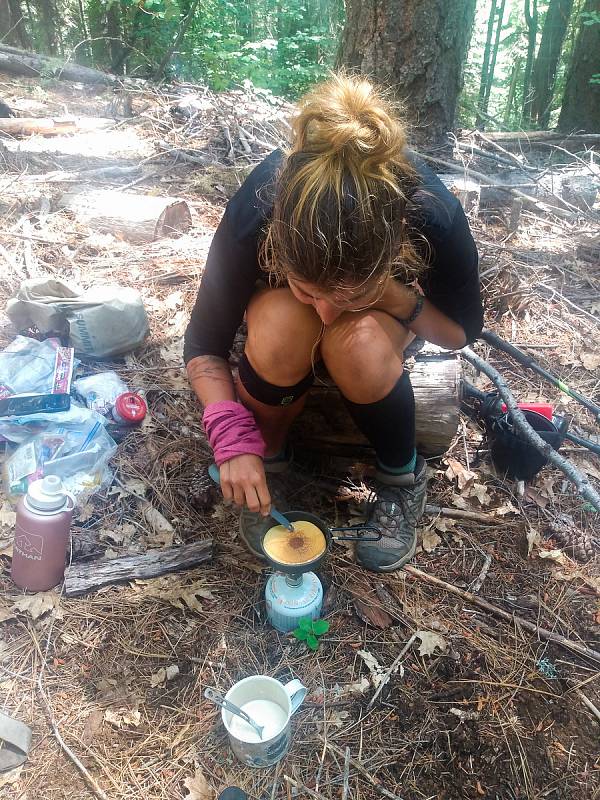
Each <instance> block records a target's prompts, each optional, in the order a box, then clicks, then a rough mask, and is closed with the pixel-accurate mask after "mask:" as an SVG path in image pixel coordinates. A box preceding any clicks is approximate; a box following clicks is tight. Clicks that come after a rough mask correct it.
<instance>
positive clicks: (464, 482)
mask: <svg viewBox="0 0 600 800" xmlns="http://www.w3.org/2000/svg"><path fill="white" fill-rule="evenodd" d="M444 461H445V462H446V464H448V469H447V470H446V477H447V478H448V480H449V481H453V480H454V478H456V480H457V484H458V489H459V491H461V492H462V491H463V489H465V488H466V487H467V486H470V484H472V483H473V481H474V480H475V478H476V477H477V475H476V474H475V473H474V472H471V471H470V470H468V469H467V468H466V467H463V465H462V464H461V463H460V461H457V460H456V459H455V458H451V457H450V456H448V457H447V458H445V459H444Z"/></svg>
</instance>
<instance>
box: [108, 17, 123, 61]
mask: <svg viewBox="0 0 600 800" xmlns="http://www.w3.org/2000/svg"><path fill="white" fill-rule="evenodd" d="M106 35H107V36H108V37H109V38H108V42H107V44H108V52H109V54H110V56H109V57H110V63H111V64H114V63H116V61H117V60H118V58H119V56H120V55H121V50H122V48H123V42H122V41H121V40H122V38H123V35H122V31H121V4H120V3H113V4H112V5H110V6H108V7H107V9H106Z"/></svg>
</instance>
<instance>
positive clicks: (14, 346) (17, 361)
mask: <svg viewBox="0 0 600 800" xmlns="http://www.w3.org/2000/svg"><path fill="white" fill-rule="evenodd" d="M78 363H79V362H78V361H76V360H75V359H74V357H73V349H72V348H71V347H61V346H60V342H59V341H58V339H46V340H45V341H43V342H38V341H37V339H30V338H29V337H28V336H17V337H16V338H15V339H14V340H13V341H12V342H11V343H10V344H9V345H8V347H5V348H4V350H2V352H0V397H8V396H10V395H15V394H57V393H61V394H69V392H70V391H71V377H72V375H73V369H74V368H75V366H77V364H78Z"/></svg>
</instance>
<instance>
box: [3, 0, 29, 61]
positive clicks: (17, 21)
mask: <svg viewBox="0 0 600 800" xmlns="http://www.w3.org/2000/svg"><path fill="white" fill-rule="evenodd" d="M0 5H7V6H8V8H7V9H6V8H5V9H4V13H5V16H8V28H7V32H8V31H10V39H6V40H5V39H4V37H3V38H2V41H3V42H4V41H6V43H7V44H14V45H20V46H21V47H24V48H25V49H26V50H31V47H32V45H31V38H30V36H29V33H28V31H27V28H26V27H25V19H24V17H23V9H22V8H21V0H8V2H7V0H0ZM6 11H8V15H6ZM0 33H4V31H0Z"/></svg>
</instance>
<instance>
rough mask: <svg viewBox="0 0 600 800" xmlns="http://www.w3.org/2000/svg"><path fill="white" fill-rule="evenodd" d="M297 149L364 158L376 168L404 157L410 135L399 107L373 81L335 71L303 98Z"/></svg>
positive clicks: (296, 124) (296, 123)
mask: <svg viewBox="0 0 600 800" xmlns="http://www.w3.org/2000/svg"><path fill="white" fill-rule="evenodd" d="M293 129H294V133H295V140H294V145H293V147H292V152H298V151H302V152H304V153H312V154H314V155H321V156H324V157H328V158H340V157H341V158H343V159H345V160H348V161H351V162H354V161H356V160H360V161H363V162H365V168H367V169H368V168H369V167H370V168H371V169H373V168H376V167H377V166H379V165H385V164H387V163H389V162H394V161H396V160H397V159H399V158H400V159H401V158H402V156H401V153H402V151H403V150H404V148H405V146H406V134H405V131H404V128H403V126H402V124H401V123H400V121H399V119H398V113H397V109H395V108H394V106H393V105H392V103H390V102H389V101H388V100H387V99H386V98H385V97H384V96H383V94H382V92H381V91H380V90H377V89H376V88H375V87H374V86H373V85H372V84H371V83H370V82H369V81H368V80H366V79H365V78H361V77H359V76H351V75H346V74H344V73H341V74H336V75H333V76H332V77H331V78H330V79H329V80H327V81H325V82H324V83H322V84H319V86H317V87H316V88H315V89H314V90H313V91H312V92H309V93H308V94H307V95H305V96H304V97H303V98H302V100H301V101H300V106H299V113H298V115H297V117H296V118H295V120H294V125H293Z"/></svg>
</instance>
